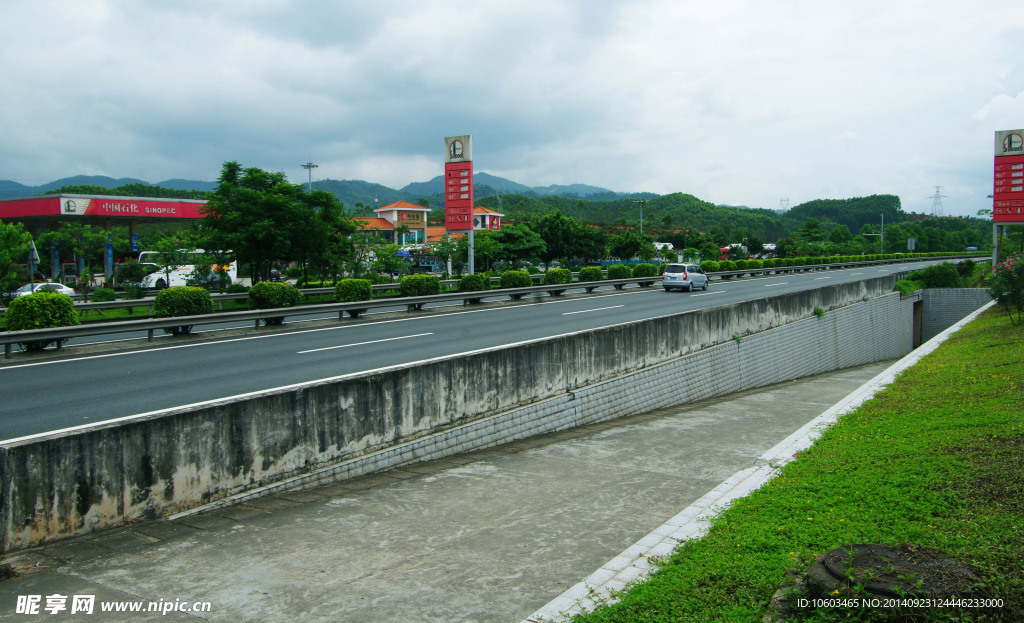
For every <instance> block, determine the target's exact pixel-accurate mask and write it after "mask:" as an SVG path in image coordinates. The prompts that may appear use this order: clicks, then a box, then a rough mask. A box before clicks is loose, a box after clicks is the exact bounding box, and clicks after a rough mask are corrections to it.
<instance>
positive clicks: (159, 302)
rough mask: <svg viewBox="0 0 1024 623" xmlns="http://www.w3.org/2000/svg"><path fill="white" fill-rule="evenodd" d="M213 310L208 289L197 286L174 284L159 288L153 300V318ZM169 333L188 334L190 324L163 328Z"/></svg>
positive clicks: (190, 327)
mask: <svg viewBox="0 0 1024 623" xmlns="http://www.w3.org/2000/svg"><path fill="white" fill-rule="evenodd" d="M212 312H213V299H212V298H210V291H209V290H207V289H205V288H200V287H198V286H175V287H173V288H167V289H165V290H161V291H160V293H159V294H157V295H156V300H154V301H153V317H154V318H174V317H177V316H198V315H201V314H209V313H212ZM164 332H165V333H170V334H171V335H188V334H189V333H191V332H192V325H182V326H179V327H170V328H168V329H164Z"/></svg>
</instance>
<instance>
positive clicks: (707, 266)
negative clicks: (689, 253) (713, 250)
mask: <svg viewBox="0 0 1024 623" xmlns="http://www.w3.org/2000/svg"><path fill="white" fill-rule="evenodd" d="M700 268H701V270H703V271H704V272H706V273H715V272H718V271H720V270H722V269H721V267H720V266H719V264H718V261H717V260H704V261H703V262H701V263H700Z"/></svg>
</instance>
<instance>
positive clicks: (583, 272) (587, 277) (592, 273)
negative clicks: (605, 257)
mask: <svg viewBox="0 0 1024 623" xmlns="http://www.w3.org/2000/svg"><path fill="white" fill-rule="evenodd" d="M577 279H579V280H580V281H601V280H603V279H604V273H603V272H601V268H600V267H598V266H584V267H583V268H581V269H580V272H579V275H578V276H577Z"/></svg>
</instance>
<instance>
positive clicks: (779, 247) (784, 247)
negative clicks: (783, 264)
mask: <svg viewBox="0 0 1024 623" xmlns="http://www.w3.org/2000/svg"><path fill="white" fill-rule="evenodd" d="M797 252H798V246H797V243H796V240H793V239H792V238H783V239H781V240H779V241H778V242H776V243H775V257H796V256H797Z"/></svg>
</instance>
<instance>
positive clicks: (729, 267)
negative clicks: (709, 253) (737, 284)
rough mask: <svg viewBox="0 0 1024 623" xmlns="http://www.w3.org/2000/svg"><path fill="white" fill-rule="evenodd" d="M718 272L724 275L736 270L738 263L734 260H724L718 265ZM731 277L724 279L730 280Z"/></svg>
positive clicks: (727, 276)
mask: <svg viewBox="0 0 1024 623" xmlns="http://www.w3.org/2000/svg"><path fill="white" fill-rule="evenodd" d="M718 270H720V271H722V272H723V273H725V272H729V271H733V270H736V262H734V261H732V260H722V261H721V262H719V263H718ZM731 277H732V275H726V276H724V277H723V279H729V278H731Z"/></svg>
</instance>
